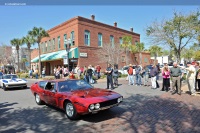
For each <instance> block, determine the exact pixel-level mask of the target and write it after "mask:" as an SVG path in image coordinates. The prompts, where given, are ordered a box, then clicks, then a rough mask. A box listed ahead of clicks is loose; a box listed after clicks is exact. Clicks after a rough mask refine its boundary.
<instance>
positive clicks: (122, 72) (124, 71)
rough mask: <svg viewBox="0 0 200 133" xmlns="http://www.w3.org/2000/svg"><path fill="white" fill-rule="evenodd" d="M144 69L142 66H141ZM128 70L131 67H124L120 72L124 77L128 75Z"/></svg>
mask: <svg viewBox="0 0 200 133" xmlns="http://www.w3.org/2000/svg"><path fill="white" fill-rule="evenodd" d="M135 67H136V65H133V69H135ZM140 67H141V69H142V66H140ZM128 68H129V66H124V67H123V68H122V69H119V70H118V72H119V73H120V74H123V75H128V71H127V70H128Z"/></svg>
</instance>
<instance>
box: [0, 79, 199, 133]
mask: <svg viewBox="0 0 200 133" xmlns="http://www.w3.org/2000/svg"><path fill="white" fill-rule="evenodd" d="M35 81H36V80H34V79H32V80H29V84H28V87H29V86H30V85H31V84H32V83H34V82H35ZM159 82H160V83H161V81H159ZM119 84H120V86H119V87H118V88H116V89H114V91H116V92H118V93H120V94H121V95H123V96H124V101H123V103H122V104H121V105H119V106H117V107H114V108H112V109H109V110H106V111H102V112H100V113H98V114H93V115H85V116H82V117H81V118H80V119H79V120H76V121H71V120H69V119H68V118H67V117H66V115H65V113H64V112H63V111H61V110H59V109H56V108H53V107H50V106H46V105H42V106H38V105H37V104H36V103H35V100H34V96H33V95H32V93H31V91H30V89H29V88H27V89H17V90H15V89H12V90H8V91H3V90H2V89H0V132H1V133H16V132H22V133H39V132H45V133H46V132H48V133H59V132H62V133H80V132H81V133H195V132H196V133H199V132H200V104H199V101H200V97H199V96H190V95H189V94H187V93H184V94H182V95H181V96H179V95H176V94H175V95H171V94H170V92H162V91H160V89H161V88H159V89H156V90H152V89H150V87H143V86H128V81H125V79H120V80H119ZM94 86H95V87H100V88H106V82H105V80H104V81H99V82H98V83H97V84H94ZM160 86H161V85H160Z"/></svg>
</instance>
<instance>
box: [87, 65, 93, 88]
mask: <svg viewBox="0 0 200 133" xmlns="http://www.w3.org/2000/svg"><path fill="white" fill-rule="evenodd" d="M92 74H93V70H92V66H91V65H89V66H88V70H87V75H88V79H89V83H90V84H93V83H94V81H93V79H92Z"/></svg>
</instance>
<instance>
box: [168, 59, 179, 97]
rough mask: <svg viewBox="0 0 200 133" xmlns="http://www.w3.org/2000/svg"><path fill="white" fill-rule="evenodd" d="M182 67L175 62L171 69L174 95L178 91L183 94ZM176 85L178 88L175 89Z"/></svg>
mask: <svg viewBox="0 0 200 133" xmlns="http://www.w3.org/2000/svg"><path fill="white" fill-rule="evenodd" d="M181 75H182V72H181V69H180V67H178V66H177V63H176V62H174V63H173V67H172V68H171V69H170V76H171V77H172V95H174V94H176V93H178V94H179V95H181V87H180V83H181ZM175 87H176V89H175Z"/></svg>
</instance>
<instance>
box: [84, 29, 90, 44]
mask: <svg viewBox="0 0 200 133" xmlns="http://www.w3.org/2000/svg"><path fill="white" fill-rule="evenodd" d="M85 45H86V46H90V31H88V30H85Z"/></svg>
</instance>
